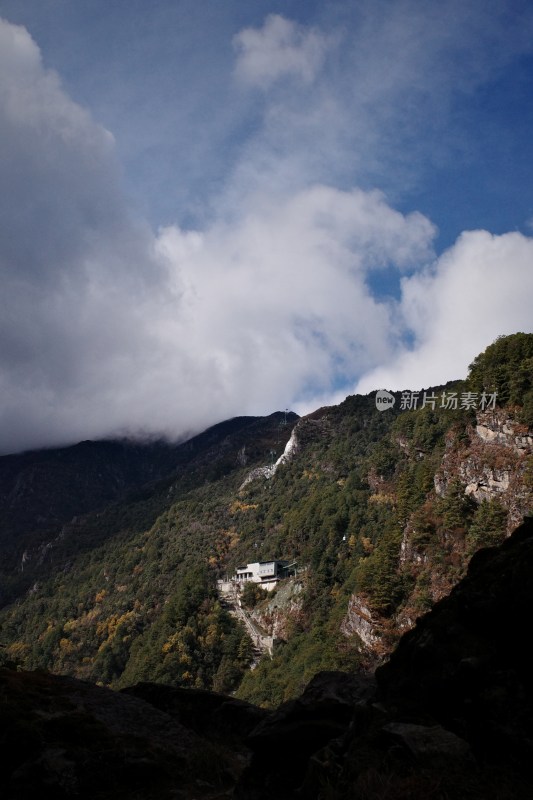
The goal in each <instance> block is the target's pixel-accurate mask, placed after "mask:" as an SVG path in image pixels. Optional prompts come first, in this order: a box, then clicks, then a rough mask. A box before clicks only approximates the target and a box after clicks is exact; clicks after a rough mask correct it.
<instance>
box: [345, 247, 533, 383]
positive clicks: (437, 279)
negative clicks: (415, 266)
mask: <svg viewBox="0 0 533 800" xmlns="http://www.w3.org/2000/svg"><path fill="white" fill-rule="evenodd" d="M532 296H533V239H531V238H528V237H526V236H523V235H522V234H520V233H507V234H504V235H502V236H493V235H491V234H490V233H488V232H487V231H469V232H466V233H463V234H462V235H461V236H460V237H459V239H458V240H457V242H456V243H455V245H454V246H453V247H451V248H450V249H449V250H448V251H447V252H446V253H444V254H443V255H442V256H441V257H440V258H439V259H438V260H437V261H436V262H435V264H434V265H433V266H432V267H431V268H430V269H428V270H426V271H424V272H422V273H420V274H416V275H413V276H411V277H409V278H404V279H403V284H402V299H401V302H400V304H399V308H398V313H399V316H400V318H401V319H402V322H403V326H404V330H405V329H407V330H409V331H410V332H411V333H412V334H413V335H414V345H413V347H412V349H410V350H408V349H406V348H405V347H403V346H402V345H401V343H399V346H398V348H397V351H396V353H395V354H394V357H393V358H392V359H390V361H389V363H388V364H386V365H384V366H380V367H377V368H376V369H375V370H372V371H370V372H369V373H368V374H366V375H365V376H364V377H363V378H362V379H361V380H360V381H359V383H358V385H357V387H356V391H357V392H362V393H366V392H369V391H371V390H372V389H376V388H379V387H382V386H386V387H389V388H391V389H406V388H407V389H420V388H422V387H428V386H430V385H438V384H441V383H444V382H445V381H448V380H453V379H457V378H464V377H466V374H467V368H468V365H469V364H470V363H471V362H472V361H473V359H474V357H475V356H476V355H478V353H480V352H482V351H483V350H484V349H485V348H486V347H487V346H488V345H489V344H490V343H491V342H493V341H494V340H495V339H496V338H497V337H498V336H500V335H507V334H511V333H515V332H516V331H526V332H529V331H532V330H533V326H532V322H533V317H532V314H531V297H532Z"/></svg>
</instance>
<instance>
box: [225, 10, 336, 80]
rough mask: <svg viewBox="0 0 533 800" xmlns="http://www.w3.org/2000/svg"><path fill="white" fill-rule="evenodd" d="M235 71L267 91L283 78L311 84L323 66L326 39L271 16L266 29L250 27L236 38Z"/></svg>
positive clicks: (317, 33)
mask: <svg viewBox="0 0 533 800" xmlns="http://www.w3.org/2000/svg"><path fill="white" fill-rule="evenodd" d="M233 45H234V48H235V50H236V53H237V63H236V67H235V72H236V75H237V77H238V78H239V79H240V80H242V81H243V82H244V83H247V84H249V85H252V86H259V87H261V88H262V89H266V88H268V87H270V86H271V85H272V84H274V83H275V82H276V81H278V80H279V79H280V78H287V77H292V78H297V79H299V80H300V81H302V82H303V83H307V84H309V83H311V82H312V81H313V80H314V78H315V76H316V75H317V73H318V71H319V70H320V67H321V66H322V63H323V60H324V56H325V52H326V49H327V40H326V38H325V37H324V36H323V35H322V34H321V33H320V32H318V31H314V30H309V29H308V28H306V27H304V26H302V25H297V24H296V23H295V22H293V21H291V20H288V19H285V17H282V16H280V15H279V14H270V15H269V16H268V17H267V18H266V20H265V22H264V25H263V27H262V28H259V29H257V28H246V29H244V30H242V31H240V33H238V34H237V35H236V36H235V37H234V39H233Z"/></svg>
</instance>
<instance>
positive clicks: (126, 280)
mask: <svg viewBox="0 0 533 800" xmlns="http://www.w3.org/2000/svg"><path fill="white" fill-rule="evenodd" d="M0 17H1V18H2V20H3V21H2V23H1V27H0V35H1V36H2V40H1V42H0V51H2V52H3V55H2V56H0V59H1V75H2V77H1V79H0V104H1V105H0V110H1V114H2V116H1V117H0V121H2V127H1V128H0V145H2V150H1V152H0V179H1V180H0V210H2V211H3V222H2V223H0V225H1V226H2V227H1V230H0V233H1V234H2V244H0V274H1V276H2V285H3V287H4V290H3V293H2V294H3V299H2V300H0V303H1V304H2V308H0V312H1V313H2V315H1V317H0V389H1V392H2V393H1V395H0V449H1V450H2V451H3V452H6V451H10V450H15V449H20V448H21V447H30V446H40V445H43V444H55V443H63V442H67V441H75V440H77V439H80V438H96V437H98V436H107V435H115V434H117V433H120V434H122V433H136V432H141V433H144V434H158V433H165V434H167V435H170V436H174V437H181V436H184V435H188V434H190V433H191V432H195V431H197V430H199V429H201V428H202V427H205V426H206V425H208V424H211V423H212V422H215V421H217V420H219V419H222V418H225V417H229V416H232V415H236V414H241V413H251V414H255V413H269V412H270V411H272V410H274V409H276V408H286V407H293V408H295V409H296V410H299V411H305V410H311V409H312V408H314V407H316V406H317V405H319V404H322V403H324V402H333V401H337V400H339V399H341V398H342V396H344V395H345V394H346V393H348V392H353V391H356V390H357V391H369V390H370V389H372V388H378V387H379V386H387V387H389V388H406V387H410V388H420V387H422V386H428V385H430V384H432V383H433V384H435V383H442V382H443V381H445V380H448V379H451V378H454V377H462V376H464V375H465V373H466V369H467V366H468V363H469V362H470V361H471V360H472V358H473V357H474V356H475V355H476V354H477V353H478V352H479V351H480V350H482V349H484V347H486V346H487V345H488V344H489V343H490V342H491V341H492V340H493V339H494V338H495V337H496V336H497V335H499V334H502V333H503V334H505V333H511V332H514V331H515V330H532V325H531V323H532V319H533V315H532V314H531V309H530V303H528V297H531V296H532V294H531V290H532V289H533V242H532V239H531V235H532V233H533V166H532V165H533V152H532V150H533V135H532V132H533V103H532V100H533V8H532V7H531V4H530V3H528V2H522V1H521V0H511V1H509V2H488V1H487V0H485V1H484V2H481V1H479V2H478V0H472V1H471V2H468V1H466V2H465V0H463V2H457V1H456V0H442V1H441V2H435V1H434V0H427V2H424V3H421V2H419V1H416V2H415V0H395V1H394V2H393V1H392V0H372V2H370V0H363V1H361V2H355V1H354V2H327V1H326V2H320V3H318V2H316V3H315V2H279V3H271V2H254V3H247V2H244V1H243V0H224V2H221V0H207V1H206V2H203V3H197V2H196V3H195V2H191V1H190V0H174V1H171V0H152V2H147V0H144V2H141V0H113V2H108V1H107V2H106V1H105V0H76V2H74V0H0Z"/></svg>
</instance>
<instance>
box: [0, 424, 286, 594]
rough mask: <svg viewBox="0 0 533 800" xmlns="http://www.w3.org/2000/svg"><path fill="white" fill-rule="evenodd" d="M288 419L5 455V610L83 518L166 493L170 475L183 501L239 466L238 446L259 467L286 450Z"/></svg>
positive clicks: (0, 538)
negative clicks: (181, 437)
mask: <svg viewBox="0 0 533 800" xmlns="http://www.w3.org/2000/svg"><path fill="white" fill-rule="evenodd" d="M287 418H288V420H289V421H294V419H295V418H296V415H295V414H292V415H285V414H280V413H278V414H273V415H271V417H267V418H265V419H261V418H258V417H237V418H234V419H232V420H228V421H226V422H222V423H220V424H218V425H215V426H213V427H212V428H209V429H208V430H207V431H205V432H203V433H201V434H200V435H198V436H195V437H193V438H191V439H189V440H187V441H185V442H183V443H180V444H176V445H172V444H169V443H167V442H163V441H155V442H147V443H140V442H133V441H128V440H121V441H100V442H90V441H87V442H81V443H80V444H77V445H75V446H72V447H65V448H59V449H46V450H38V451H33V452H26V453H21V454H17V455H10V456H1V457H0V519H1V526H0V552H1V555H2V562H1V563H2V567H1V572H0V575H1V591H0V605H2V604H5V602H6V601H7V600H9V599H10V598H12V597H13V596H14V595H16V594H18V593H20V591H22V590H27V589H28V588H29V587H30V586H31V585H32V583H34V581H35V580H36V579H37V578H38V577H39V576H40V575H46V574H47V572H48V570H49V567H50V564H53V561H54V554H55V553H56V551H57V550H58V549H61V548H60V543H61V541H62V540H63V539H64V538H65V537H66V536H68V532H69V530H71V529H73V530H76V529H77V528H76V526H79V524H80V518H81V517H82V516H84V515H87V514H88V513H90V512H95V511H97V512H100V511H102V510H103V509H105V508H108V507H109V506H111V505H116V504H117V503H118V502H121V503H122V505H123V506H126V505H130V504H134V503H138V502H139V500H140V498H141V497H148V496H150V495H152V494H155V495H157V494H160V493H161V492H162V491H163V489H164V485H165V484H164V482H163V481H162V479H164V478H171V482H172V486H173V492H174V495H176V496H179V495H180V494H181V493H183V492H184V491H186V490H187V489H188V488H190V487H191V486H194V485H196V483H205V482H212V481H214V480H216V479H217V478H218V477H219V476H221V475H223V474H225V472H229V471H230V470H231V469H233V468H234V466H235V463H234V462H233V447H239V448H240V451H242V453H243V454H244V455H242V457H241V460H244V462H245V463H247V462H249V461H250V462H252V463H255V462H254V459H255V460H258V459H260V458H264V456H265V454H266V453H268V452H269V451H270V449H272V448H276V447H278V448H279V447H280V446H283V445H284V443H285V439H286V436H285V429H286V425H285V423H286V421H287ZM284 436H285V438H284ZM242 448H244V450H242ZM69 526H70V527H69Z"/></svg>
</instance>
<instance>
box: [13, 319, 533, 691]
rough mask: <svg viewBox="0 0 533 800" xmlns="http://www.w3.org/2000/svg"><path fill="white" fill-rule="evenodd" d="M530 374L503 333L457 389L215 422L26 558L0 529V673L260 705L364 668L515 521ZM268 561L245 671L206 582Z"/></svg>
mask: <svg viewBox="0 0 533 800" xmlns="http://www.w3.org/2000/svg"><path fill="white" fill-rule="evenodd" d="M532 359H533V335H531V334H515V335H514V336H511V337H504V338H501V339H499V340H497V341H496V342H495V343H494V344H493V345H491V346H490V347H489V348H488V349H487V350H486V351H485V353H484V354H481V355H480V356H479V357H478V358H477V359H476V360H475V361H474V363H473V365H472V368H471V371H470V375H469V378H468V379H467V381H466V382H454V383H451V384H447V385H446V386H441V387H431V388H428V389H427V390H426V391H425V392H420V393H419V395H418V398H415V397H414V395H413V393H411V392H408V391H406V392H396V393H392V395H391V396H392V397H393V398H394V404H392V401H391V402H390V403H389V404H388V408H387V410H384V411H380V410H378V408H377V406H376V396H375V393H373V394H371V395H368V396H352V397H348V398H347V399H346V400H345V401H344V402H343V403H341V404H340V405H339V406H335V407H331V408H322V409H319V410H317V411H316V412H314V413H312V414H310V415H307V416H306V417H303V418H302V419H297V417H296V415H288V417H287V420H286V419H285V415H283V414H275V415H272V416H271V417H267V418H264V419H263V418H241V419H238V420H233V421H230V422H228V423H222V424H221V426H215V428H213V429H210V431H207V432H206V433H205V434H202V435H201V436H200V437H196V438H195V439H192V440H191V441H190V442H187V443H183V444H181V445H178V446H176V447H175V448H170V450H169V452H168V453H167V454H164V453H163V451H161V452H162V455H161V456H158V458H160V459H161V460H160V462H158V463H160V464H161V463H164V464H170V467H169V471H168V473H166V475H165V476H164V477H162V478H161V479H160V480H158V479H156V478H155V473H154V472H152V473H151V476H152V475H154V479H152V480H151V481H150V482H149V483H144V484H143V485H139V484H136V485H129V486H127V487H125V488H124V490H121V491H120V492H118V493H117V494H116V495H115V496H114V497H113V498H112V499H111V500H110V498H109V497H104V496H103V495H102V487H103V485H104V484H105V481H103V482H102V484H101V485H100V488H99V489H98V491H95V492H94V495H93V497H97V495H98V499H97V501H96V500H95V502H98V503H99V505H98V506H97V508H98V510H96V511H95V512H91V511H87V510H85V511H84V512H83V513H81V514H80V515H76V519H74V520H73V519H72V517H70V518H69V519H68V520H67V521H58V523H57V524H56V525H55V527H54V525H52V526H51V527H48V528H46V530H44V529H43V530H41V531H40V532H39V536H41V537H44V538H41V539H40V540H39V544H36V545H33V546H28V544H29V542H30V539H31V536H30V534H29V532H28V528H27V527H24V525H21V526H20V527H18V528H17V524H18V522H17V520H18V516H17V514H14V515H13V520H14V521H12V522H11V523H10V525H11V527H10V528H9V529H8V533H7V541H8V542H9V548H10V553H12V554H13V555H12V556H11V557H12V559H13V561H12V563H13V564H15V565H16V568H17V569H18V573H16V574H15V575H14V576H11V577H8V578H7V580H6V581H5V582H6V583H7V589H6V590H5V591H6V595H7V594H9V596H10V597H11V600H12V602H11V603H10V604H9V605H8V606H6V608H4V610H3V611H2V613H1V615H0V625H1V628H0V642H1V643H3V644H4V645H5V647H4V658H5V660H7V661H9V662H11V663H14V664H19V665H21V666H22V667H24V668H25V669H35V668H45V669H49V670H51V671H53V672H55V673H62V674H68V675H72V676H75V677H77V678H82V679H86V680H91V681H94V682H99V683H103V684H106V685H109V686H112V687H117V688H122V687H125V686H127V685H131V684H134V683H136V682H138V681H155V682H157V683H160V684H167V685H170V686H173V687H178V688H179V687H187V688H196V689H198V690H212V689H215V690H216V691H220V692H236V693H237V696H238V697H239V698H241V699H242V700H245V701H249V702H252V703H254V704H256V705H260V706H269V707H273V706H275V705H278V704H279V703H280V702H283V701H287V700H289V699H290V698H292V697H296V696H297V695H299V694H301V692H302V691H303V690H304V688H305V686H306V685H307V684H308V683H309V681H311V680H312V678H313V676H314V675H315V674H317V673H318V672H320V671H324V670H329V671H331V670H348V671H351V672H353V673H360V672H363V671H368V670H371V669H373V668H374V667H375V666H376V665H378V664H380V663H382V662H383V660H384V659H385V658H386V657H387V656H388V655H389V654H390V652H391V651H392V650H393V649H394V647H395V645H396V643H397V642H398V640H399V638H400V636H401V635H402V633H403V632H405V631H406V630H409V629H410V628H413V626H414V625H415V624H416V619H417V617H419V616H421V615H422V614H423V613H425V612H426V611H427V610H428V609H430V608H431V607H432V606H433V605H434V604H435V603H437V602H439V601H440V600H441V599H442V598H444V597H445V596H447V595H448V594H449V593H450V591H451V590H452V589H453V587H454V586H455V585H456V584H457V583H458V581H460V580H461V579H462V578H463V577H464V575H465V574H466V571H467V567H468V563H469V561H470V558H471V557H472V555H473V554H475V553H476V552H477V551H478V550H479V549H482V548H483V547H486V546H493V545H495V544H498V543H500V542H502V541H503V540H504V539H505V538H506V537H507V536H508V535H509V534H510V532H511V531H512V530H513V529H514V528H515V527H516V526H517V525H518V524H519V523H520V522H521V520H522V519H523V518H524V516H525V515H527V514H528V512H531V510H532V509H533V500H532V497H533V434H532V433H531V428H532V427H533V419H532V418H531V407H530V400H531V398H532V397H533V394H532V393H533V368H532V363H533V362H532ZM499 398H502V403H501V404H500V403H499V402H496V401H498V400H499ZM415 399H417V401H418V402H417V405H418V407H417V408H414V405H415ZM493 406H494V407H493ZM285 421H287V424H286V425H285ZM157 447H159V445H158V446H157ZM283 451H285V452H284V455H283V457H281V458H280V454H281V453H282V452H283ZM158 452H159V451H158ZM34 457H35V458H37V457H38V454H36V455H35V456H34ZM10 458H11V457H10ZM167 458H168V460H167ZM172 459H174V461H173V463H170V462H171V461H172ZM156 460H157V459H156ZM276 460H277V464H276V463H275V462H276ZM144 463H145V467H144V468H145V469H148V464H149V459H148V458H147V460H146V462H144ZM158 468H161V469H166V468H167V467H166V466H165V467H163V466H161V467H158ZM155 469H156V468H155V467H154V470H155ZM55 474H56V475H57V474H59V472H56V473H55ZM79 474H80V475H81V474H82V472H81V470H80V473H79ZM51 483H52V484H54V481H52V482H51ZM80 483H81V481H80ZM39 485H41V486H43V487H44V488H43V489H42V497H46V496H47V491H48V489H47V488H46V486H45V485H44V484H43V483H40V484H39ZM54 485H55V484H54ZM54 491H56V489H54ZM55 496H57V497H58V498H61V492H60V491H59V489H57V492H56V495H55ZM35 507H37V505H36V506H35ZM55 513H58V512H55ZM71 513H72V509H71V508H70V507H69V509H68V514H71ZM31 535H33V534H31ZM17 548H18V549H17ZM23 548H24V549H23ZM25 550H26V552H27V556H26V558H25V559H24V560H23V553H24V551H25ZM43 552H44V553H45V556H44V557H42V554H43ZM269 559H284V560H289V561H291V563H292V564H293V565H294V564H295V565H296V566H295V567H294V570H295V575H294V577H289V578H286V579H284V580H283V581H282V582H281V583H280V585H279V587H278V589H277V591H275V592H273V593H270V594H269V595H268V596H262V595H261V590H260V591H259V594H258V596H256V597H255V598H254V600H253V603H252V605H253V608H251V609H250V612H249V613H250V616H251V617H252V618H253V620H255V623H256V624H257V625H258V626H260V627H261V629H262V630H263V632H264V633H265V635H267V636H271V637H272V638H273V639H275V645H274V651H273V657H272V658H269V657H268V656H267V657H264V658H263V659H261V661H260V662H259V664H258V665H257V667H256V668H255V669H253V670H251V669H249V667H250V665H251V664H253V661H254V659H253V652H252V642H251V641H250V639H249V637H248V635H247V633H246V632H245V630H244V629H243V628H242V627H241V626H240V624H239V623H238V622H237V621H236V620H235V618H234V617H233V616H232V615H231V614H230V613H229V611H228V609H227V608H226V607H225V606H224V604H223V602H222V601H221V599H220V598H219V596H218V594H217V588H216V579H217V578H222V577H224V576H225V575H231V574H232V573H233V571H234V570H235V568H236V567H237V566H239V565H241V564H243V563H244V564H246V563H248V562H253V561H260V560H269ZM22 567H23V570H22ZM21 570H22V571H21Z"/></svg>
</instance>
